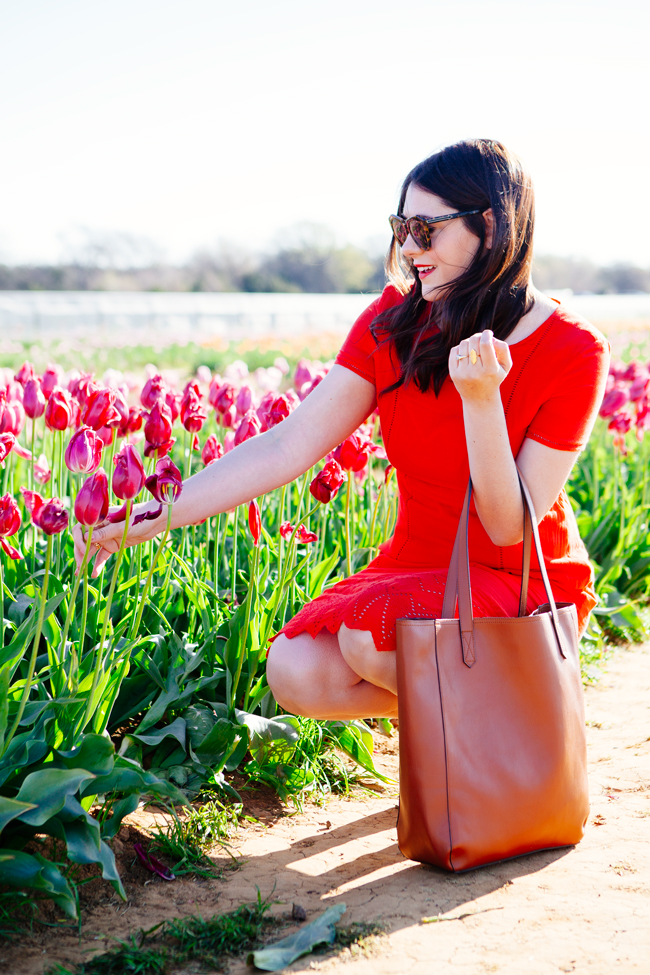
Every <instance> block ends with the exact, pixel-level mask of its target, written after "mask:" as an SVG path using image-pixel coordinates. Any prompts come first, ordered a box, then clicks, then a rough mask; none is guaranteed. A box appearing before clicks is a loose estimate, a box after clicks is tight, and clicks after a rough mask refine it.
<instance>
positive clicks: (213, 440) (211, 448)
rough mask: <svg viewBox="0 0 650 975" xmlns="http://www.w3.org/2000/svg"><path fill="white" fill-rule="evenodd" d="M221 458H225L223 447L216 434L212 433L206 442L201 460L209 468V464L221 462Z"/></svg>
mask: <svg viewBox="0 0 650 975" xmlns="http://www.w3.org/2000/svg"><path fill="white" fill-rule="evenodd" d="M220 457H223V447H222V446H221V444H220V443H219V440H218V439H217V435H216V433H211V434H210V436H209V437H208V439H207V440H206V441H205V444H204V447H203V451H202V453H201V459H202V461H203V463H204V464H205V465H206V466H207V465H208V464H213V463H214V461H215V460H219V458H220Z"/></svg>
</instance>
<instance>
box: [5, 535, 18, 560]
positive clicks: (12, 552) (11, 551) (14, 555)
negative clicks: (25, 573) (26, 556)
mask: <svg viewBox="0 0 650 975" xmlns="http://www.w3.org/2000/svg"><path fill="white" fill-rule="evenodd" d="M0 545H1V546H2V548H3V550H4V551H5V552H6V553H7V555H8V556H9V558H10V559H22V558H23V556H22V555H21V553H20V552H19V551H18V549H17V548H14V547H13V545H10V544H9V542H8V541H7V539H6V538H0Z"/></svg>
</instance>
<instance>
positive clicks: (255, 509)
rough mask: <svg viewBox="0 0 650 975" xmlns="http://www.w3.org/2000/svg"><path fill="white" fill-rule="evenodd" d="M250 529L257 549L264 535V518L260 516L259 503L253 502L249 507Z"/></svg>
mask: <svg viewBox="0 0 650 975" xmlns="http://www.w3.org/2000/svg"><path fill="white" fill-rule="evenodd" d="M248 527H249V528H250V530H251V535H252V536H253V545H255V547H256V548H257V546H258V545H259V541H260V535H261V534H262V518H261V516H260V506H259V505H258V503H257V501H251V503H250V504H249V505H248Z"/></svg>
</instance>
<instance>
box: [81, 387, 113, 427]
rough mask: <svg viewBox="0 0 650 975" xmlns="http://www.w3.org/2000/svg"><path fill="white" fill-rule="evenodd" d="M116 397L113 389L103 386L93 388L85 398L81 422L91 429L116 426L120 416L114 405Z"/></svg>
mask: <svg viewBox="0 0 650 975" xmlns="http://www.w3.org/2000/svg"><path fill="white" fill-rule="evenodd" d="M116 398H117V393H116V391H115V390H114V389H108V388H107V387H104V388H103V389H102V388H100V389H96V390H93V392H92V393H91V394H90V395H89V396H88V397H87V399H86V405H85V408H84V411H83V422H84V423H85V424H86V425H87V426H89V427H92V428H93V430H100V429H101V427H113V426H117V425H118V424H119V423H120V420H121V419H122V417H121V415H120V412H119V410H118V409H117V408H116V406H115V400H116Z"/></svg>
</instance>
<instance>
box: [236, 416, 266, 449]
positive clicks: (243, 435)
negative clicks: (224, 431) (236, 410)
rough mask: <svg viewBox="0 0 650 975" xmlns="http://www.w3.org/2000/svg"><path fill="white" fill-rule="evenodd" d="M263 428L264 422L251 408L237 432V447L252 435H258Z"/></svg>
mask: <svg viewBox="0 0 650 975" xmlns="http://www.w3.org/2000/svg"><path fill="white" fill-rule="evenodd" d="M261 429H262V424H261V423H260V421H259V419H258V417H257V414H256V413H254V412H253V410H249V411H248V413H246V414H245V415H244V416H243V417H242V419H241V422H240V424H239V426H238V427H237V431H236V433H235V447H238V446H239V444H240V443H243V442H244V441H245V440H250V439H251V437H256V436H257V435H258V433H259V432H260V431H261Z"/></svg>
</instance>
